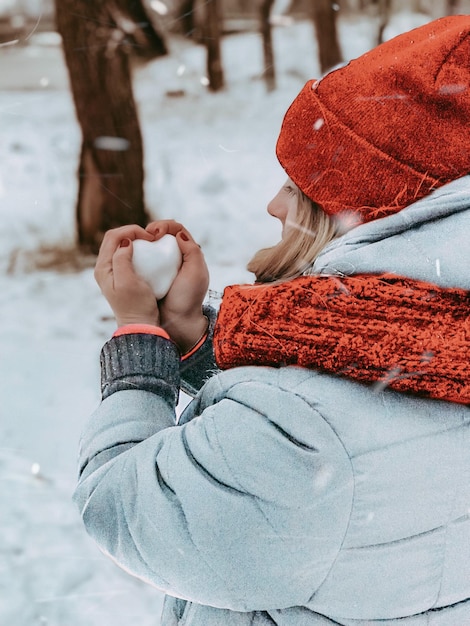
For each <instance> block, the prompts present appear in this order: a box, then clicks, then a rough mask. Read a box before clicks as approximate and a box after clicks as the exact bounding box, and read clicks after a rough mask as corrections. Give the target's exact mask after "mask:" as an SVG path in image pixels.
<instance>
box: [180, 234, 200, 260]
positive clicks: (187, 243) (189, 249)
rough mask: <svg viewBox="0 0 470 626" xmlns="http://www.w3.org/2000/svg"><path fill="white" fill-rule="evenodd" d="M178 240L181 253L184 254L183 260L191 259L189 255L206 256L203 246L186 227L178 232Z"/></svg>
mask: <svg viewBox="0 0 470 626" xmlns="http://www.w3.org/2000/svg"><path fill="white" fill-rule="evenodd" d="M176 241H177V242H178V246H179V248H180V250H181V254H182V255H183V262H184V261H187V260H189V256H191V257H196V256H201V257H204V255H203V253H202V250H201V246H200V245H198V244H197V243H196V242H195V241H194V239H193V238H192V236H191V234H190V233H189V232H188V231H187V230H186V229H184V230H180V231H179V232H178V233H177V234H176Z"/></svg>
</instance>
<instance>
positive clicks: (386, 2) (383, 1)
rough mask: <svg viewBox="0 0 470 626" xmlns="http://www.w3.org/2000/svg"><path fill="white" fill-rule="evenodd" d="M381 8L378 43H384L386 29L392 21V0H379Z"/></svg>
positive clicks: (379, 8)
mask: <svg viewBox="0 0 470 626" xmlns="http://www.w3.org/2000/svg"><path fill="white" fill-rule="evenodd" d="M377 4H378V10H379V30H378V33H377V45H379V44H381V43H383V40H384V31H385V29H386V28H387V25H388V23H389V21H390V14H391V10H392V0H378V2H377Z"/></svg>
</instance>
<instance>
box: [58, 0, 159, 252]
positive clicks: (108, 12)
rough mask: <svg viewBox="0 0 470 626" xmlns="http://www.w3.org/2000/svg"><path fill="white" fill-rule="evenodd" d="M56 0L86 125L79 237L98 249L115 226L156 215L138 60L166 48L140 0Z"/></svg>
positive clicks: (79, 109)
mask: <svg viewBox="0 0 470 626" xmlns="http://www.w3.org/2000/svg"><path fill="white" fill-rule="evenodd" d="M55 1H56V22H57V29H58V31H59V33H60V34H61V36H62V42H63V50H64V56H65V61H66V64H67V67H68V71H69V77H70V85H71V90H72V94H73V98H74V103H75V110H76V114H77V118H78V122H79V124H80V127H81V131H82V148H81V155H80V164H79V190H78V200H77V207H76V220H77V234H78V243H79V245H80V246H81V247H82V248H84V249H87V250H91V251H96V250H97V248H98V246H99V244H100V242H101V239H102V236H103V233H104V232H105V231H106V230H108V229H109V228H114V227H116V226H121V225H123V224H128V223H130V222H133V223H136V224H141V225H145V224H146V223H147V221H148V216H147V212H146V210H145V206H144V192H143V179H144V174H143V147H142V137H141V132H140V126H139V120H138V115H137V108H136V104H135V101H134V97H133V91H132V76H131V58H132V57H133V56H135V55H136V56H139V57H141V58H146V59H147V58H150V57H156V56H160V55H162V54H165V53H166V48H165V44H164V42H163V40H162V38H161V37H160V35H159V34H158V33H157V32H156V30H155V29H154V27H153V26H152V24H151V23H150V21H149V19H148V17H147V15H146V13H145V10H144V9H143V6H142V4H141V2H140V0H133V1H132V2H127V1H125V0H95V1H94V2H89V1H88V0H55Z"/></svg>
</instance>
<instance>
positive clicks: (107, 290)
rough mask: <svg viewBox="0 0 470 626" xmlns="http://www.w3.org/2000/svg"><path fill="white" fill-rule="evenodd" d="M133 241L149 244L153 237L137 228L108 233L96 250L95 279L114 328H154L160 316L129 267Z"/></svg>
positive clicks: (148, 292)
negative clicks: (114, 320)
mask: <svg viewBox="0 0 470 626" xmlns="http://www.w3.org/2000/svg"><path fill="white" fill-rule="evenodd" d="M135 239H145V240H147V241H153V240H154V239H155V237H154V235H153V234H151V233H149V232H148V231H146V230H144V229H143V228H141V227H140V226H137V225H130V226H121V227H120V228H114V229H112V230H109V231H108V232H107V233H106V234H105V236H104V238H103V242H102V244H101V247H100V251H99V254H98V259H97V262H96V266H95V279H96V282H97V283H98V285H99V286H100V289H101V291H102V292H103V295H104V297H105V298H106V300H107V301H108V302H109V304H110V306H111V308H112V310H113V312H114V315H115V317H116V321H117V324H118V326H124V325H125V324H152V325H155V326H158V325H159V323H160V317H159V312H158V306H157V301H156V299H155V296H154V294H153V292H152V289H151V288H150V286H149V285H148V283H147V282H146V281H145V280H144V279H143V278H140V277H139V276H138V275H137V274H136V273H135V271H134V267H133V265H132V242H133V241H134V240H135Z"/></svg>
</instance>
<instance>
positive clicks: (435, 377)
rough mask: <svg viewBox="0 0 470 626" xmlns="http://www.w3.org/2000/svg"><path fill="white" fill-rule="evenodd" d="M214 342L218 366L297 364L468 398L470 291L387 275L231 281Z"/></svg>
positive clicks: (401, 388) (380, 383)
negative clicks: (264, 282) (279, 281)
mask: <svg viewBox="0 0 470 626" xmlns="http://www.w3.org/2000/svg"><path fill="white" fill-rule="evenodd" d="M214 351H215V357H216V361H217V364H218V366H219V367H220V368H221V369H228V368H230V367H236V366H242V365H269V366H275V367H279V366H283V365H298V366H302V367H307V368H313V369H317V370H323V371H325V372H329V373H334V374H338V375H342V376H346V377H348V378H352V379H354V380H357V381H360V382H363V383H375V387H376V389H378V390H380V389H383V388H385V387H390V388H392V389H395V390H397V391H402V392H414V393H418V394H420V395H423V396H427V397H431V398H438V399H442V400H449V401H452V402H459V403H465V404H466V403H470V373H469V359H470V295H469V292H467V291H465V290H461V289H442V288H439V287H437V286H435V285H432V284H428V283H424V282H421V281H417V280H413V279H408V278H402V277H397V276H395V275H387V274H383V275H356V276H352V277H347V278H341V279H340V278H337V277H331V276H330V277H328V276H303V277H300V278H297V279H295V280H292V281H289V282H286V283H282V284H278V285H271V286H270V285H254V286H249V285H235V286H231V287H227V288H226V290H225V293H224V298H223V301H222V306H221V308H220V311H219V317H218V321H217V325H216V328H215V334H214Z"/></svg>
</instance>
